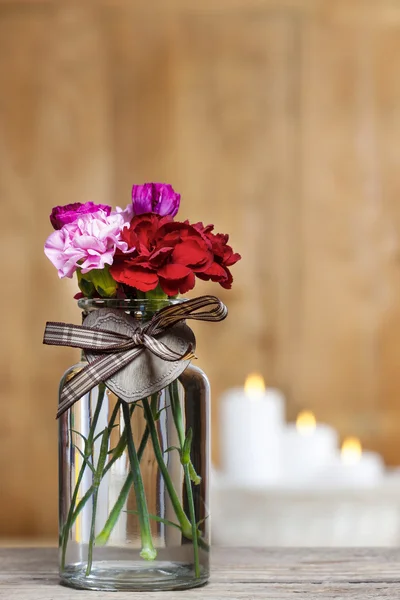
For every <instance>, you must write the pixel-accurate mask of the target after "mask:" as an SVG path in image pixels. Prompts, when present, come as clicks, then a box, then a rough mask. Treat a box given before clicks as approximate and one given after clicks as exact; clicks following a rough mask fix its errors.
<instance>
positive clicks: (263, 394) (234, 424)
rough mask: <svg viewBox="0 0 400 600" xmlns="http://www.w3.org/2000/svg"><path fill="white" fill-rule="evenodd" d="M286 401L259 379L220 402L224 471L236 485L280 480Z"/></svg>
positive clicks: (222, 465) (247, 382)
mask: <svg viewBox="0 0 400 600" xmlns="http://www.w3.org/2000/svg"><path fill="white" fill-rule="evenodd" d="M284 404H285V403H284V397H283V394H282V392H280V391H279V390H276V389H273V388H267V389H265V386H264V382H263V379H262V377H260V376H256V375H253V376H251V377H250V376H249V378H248V379H247V381H246V386H245V388H234V389H231V390H228V391H227V392H226V393H225V394H224V395H223V397H222V398H221V402H220V433H221V435H220V443H221V469H222V472H223V473H224V475H225V476H226V478H227V479H229V480H230V481H231V482H232V483H234V484H236V485H242V486H263V485H270V484H274V483H276V482H277V481H278V480H279V478H280V466H281V442H282V439H281V436H282V430H283V425H284Z"/></svg>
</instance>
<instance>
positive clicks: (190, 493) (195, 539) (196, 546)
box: [183, 465, 200, 577]
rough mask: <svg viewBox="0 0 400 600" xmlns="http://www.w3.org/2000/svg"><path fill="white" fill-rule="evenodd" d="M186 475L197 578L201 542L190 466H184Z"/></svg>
mask: <svg viewBox="0 0 400 600" xmlns="http://www.w3.org/2000/svg"><path fill="white" fill-rule="evenodd" d="M183 471H184V473H185V484H186V493H187V497H188V503H189V515H190V520H191V523H192V542H193V558H194V573H195V576H196V577H200V561H199V542H198V532H197V523H196V513H195V510H194V501H193V490H192V481H191V479H190V473H189V465H183Z"/></svg>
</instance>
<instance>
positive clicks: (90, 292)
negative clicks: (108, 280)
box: [76, 269, 96, 298]
mask: <svg viewBox="0 0 400 600" xmlns="http://www.w3.org/2000/svg"><path fill="white" fill-rule="evenodd" d="M76 274H77V277H78V286H79V289H80V290H81V292H82V294H83V295H84V296H86V297H87V298H93V296H94V293H95V291H96V289H95V287H94V285H93V283H92V282H91V281H90V279H88V277H87V275H88V273H86V275H82V272H81V270H80V269H78V270H77V271H76Z"/></svg>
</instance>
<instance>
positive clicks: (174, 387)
mask: <svg viewBox="0 0 400 600" xmlns="http://www.w3.org/2000/svg"><path fill="white" fill-rule="evenodd" d="M170 403H171V411H172V418H173V420H174V423H175V428H176V431H177V433H178V439H179V446H180V448H181V450H182V448H183V445H184V443H185V426H184V422H183V416H182V408H181V403H180V400H179V390H178V380H177V379H175V380H174V381H173V382H172V383H171V384H170ZM189 474H190V479H191V480H192V481H193V483H194V484H196V485H199V484H200V483H201V477H199V475H197V473H196V470H195V468H194V466H193V464H192V461H191V460H189Z"/></svg>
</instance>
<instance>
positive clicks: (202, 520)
mask: <svg viewBox="0 0 400 600" xmlns="http://www.w3.org/2000/svg"><path fill="white" fill-rule="evenodd" d="M209 516H210V515H207V516H206V517H204V519H200V521H197V527H200V525H202V524H203V523H204V521H207V519H208V518H209Z"/></svg>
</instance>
